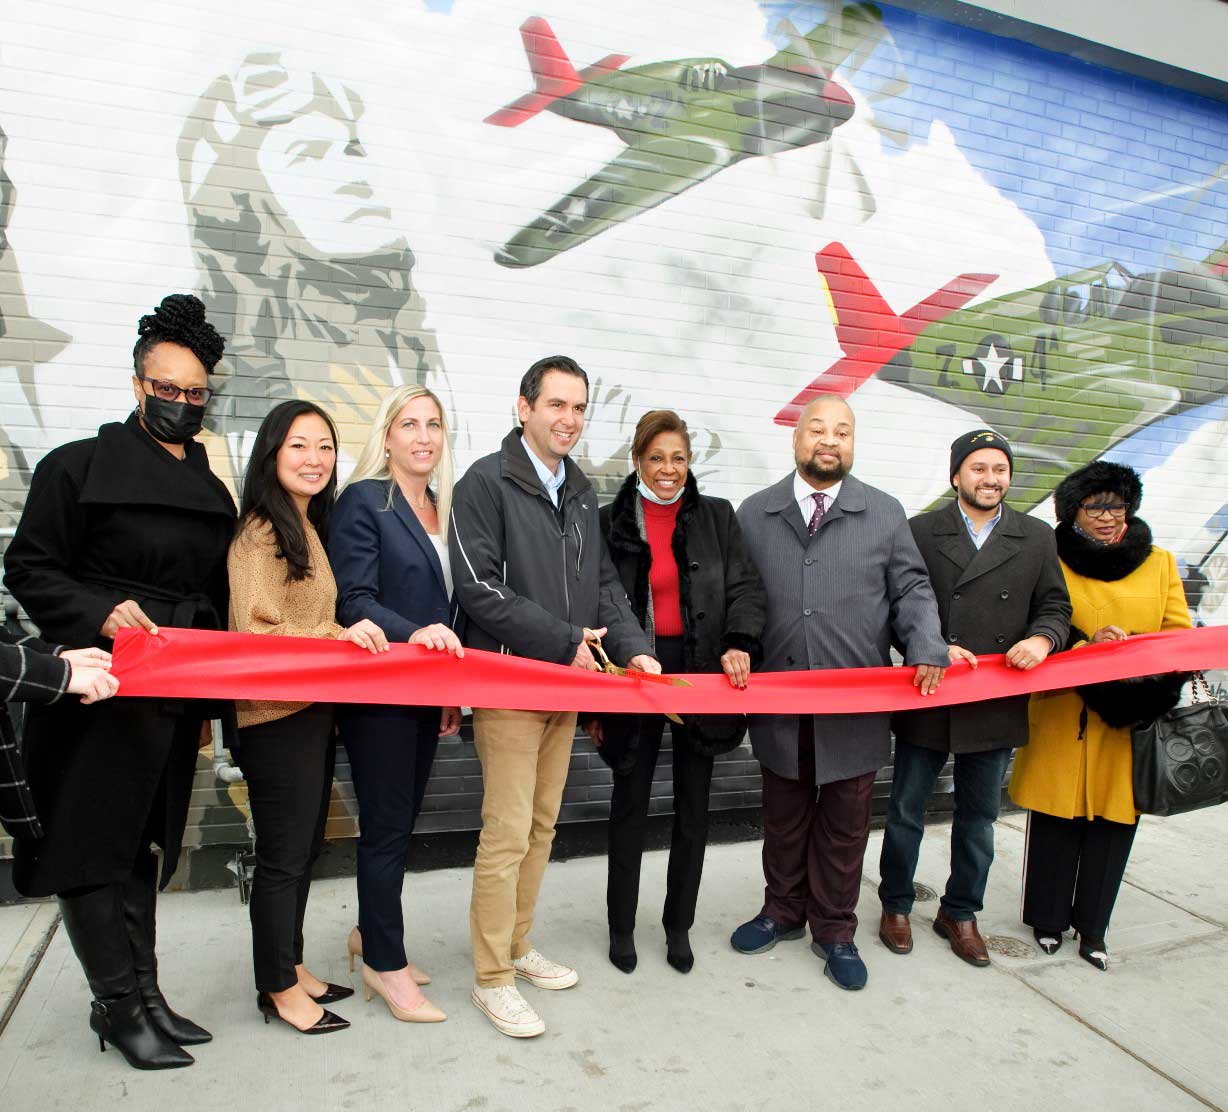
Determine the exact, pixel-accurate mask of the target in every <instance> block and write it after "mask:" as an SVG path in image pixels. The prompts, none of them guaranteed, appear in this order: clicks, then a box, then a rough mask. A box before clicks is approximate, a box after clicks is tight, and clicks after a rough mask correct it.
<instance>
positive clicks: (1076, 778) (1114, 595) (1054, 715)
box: [1010, 548, 1191, 823]
mask: <svg viewBox="0 0 1228 1112" xmlns="http://www.w3.org/2000/svg"><path fill="white" fill-rule="evenodd" d="M1062 572H1063V574H1064V575H1065V576H1066V588H1067V590H1069V592H1070V602H1071V606H1072V608H1073V613H1072V614H1071V618H1070V624H1071V625H1072V626H1075V627H1077V628H1078V629H1081V630H1083V631H1084V632H1085V633H1086V634H1087V635H1088V636H1089V637H1090V636H1091V635H1092V634H1093V633H1094V632H1095V631H1096V630H1098V629H1099V628H1100V627H1101V626H1106V625H1115V626H1118V627H1120V628H1121V629H1124V630H1125V631H1126V632H1127V633H1132V634H1133V633H1155V632H1157V631H1159V630H1162V629H1189V628H1190V625H1191V622H1190V611H1189V608H1188V607H1187V606H1186V603H1185V593H1184V591H1183V590H1182V587H1181V577H1180V575H1178V573H1177V561H1176V560H1175V559H1174V558H1173V554H1172V553H1171V552H1167V551H1165V550H1164V549H1162V548H1152V550H1151V554H1150V555H1149V556H1148V557H1147V558H1146V559H1145V560H1144V561H1143V562H1142V563H1141V564H1140V565H1139V566H1138V567H1137V568H1135V569H1134V571H1132V572H1131V573H1130V574H1129V575H1127V576H1126V577H1125V578H1124V579H1117V580H1113V581H1111V582H1107V581H1105V580H1102V579H1092V578H1090V577H1088V576H1085V575H1080V574H1078V573H1077V572H1075V571H1072V570H1071V568H1070V567H1069V566H1068V565H1067V564H1066V563H1065V562H1063V563H1062ZM1071 651H1073V652H1078V651H1079V648H1078V647H1076V648H1074V649H1073V650H1071ZM1082 710H1083V700H1082V699H1081V698H1080V697H1079V696H1078V695H1077V694H1076V693H1075V692H1073V691H1053V692H1046V693H1045V694H1041V695H1033V696H1032V700H1031V705H1030V707H1029V712H1028V720H1029V726H1030V738H1031V740H1030V741H1029V743H1028V745H1027V746H1026V747H1025V748H1023V749H1020V750H1019V751H1018V752H1017V753H1016V755H1015V768H1014V772H1013V773H1012V775H1011V782H1010V797H1011V799H1012V800H1014V801H1015V803H1017V804H1018V805H1019V806H1020V807H1026V808H1027V809H1028V810H1030V811H1043V812H1044V813H1045V814H1047V815H1054V816H1056V817H1057V818H1064V819H1071V818H1105V819H1109V820H1110V821H1111V822H1124V823H1132V822H1134V821H1135V820H1136V819H1137V818H1138V812H1137V811H1136V810H1135V809H1134V788H1133V771H1134V769H1133V756H1132V753H1131V749H1130V731H1129V729H1128V728H1123V729H1114V728H1113V727H1112V726H1109V725H1108V724H1107V723H1106V722H1105V721H1104V720H1103V719H1102V718H1101V717H1100V716H1099V715H1098V714H1096V713H1095V711H1092V710H1089V711H1088V712H1087V727H1086V730H1085V732H1084V736H1083V739H1082V740H1080V739H1079V715H1080V712H1081V711H1082Z"/></svg>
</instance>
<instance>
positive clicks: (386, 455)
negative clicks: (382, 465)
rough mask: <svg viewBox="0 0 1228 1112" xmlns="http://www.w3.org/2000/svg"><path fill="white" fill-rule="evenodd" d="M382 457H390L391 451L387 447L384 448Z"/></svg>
mask: <svg viewBox="0 0 1228 1112" xmlns="http://www.w3.org/2000/svg"><path fill="white" fill-rule="evenodd" d="M384 459H392V453H391V452H390V451H388V449H387V448H385V449H384Z"/></svg>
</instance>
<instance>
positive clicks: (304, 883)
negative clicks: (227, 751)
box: [238, 703, 337, 992]
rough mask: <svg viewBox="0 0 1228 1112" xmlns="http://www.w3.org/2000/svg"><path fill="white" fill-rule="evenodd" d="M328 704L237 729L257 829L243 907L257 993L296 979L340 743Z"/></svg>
mask: <svg viewBox="0 0 1228 1112" xmlns="http://www.w3.org/2000/svg"><path fill="white" fill-rule="evenodd" d="M333 709H334V708H333V705H332V704H331V703H312V704H311V706H309V707H307V708H305V709H304V710H300V711H297V712H296V713H294V714H291V715H288V716H287V717H285V718H278V719H275V720H274V721H272V722H262V723H260V724H259V725H257V726H245V727H243V729H241V730H240V731H239V753H238V760H239V766H240V767H241V768H242V769H243V775H244V777H245V778H246V780H247V798H248V802H249V804H250V805H251V809H252V825H253V826H254V827H255V830H256V870H255V875H254V876H253V878H252V893H251V900H250V901H249V903H248V910H249V911H250V912H251V920H252V964H253V966H254V968H255V973H256V988H257V990H258V991H260V992H282V991H284V990H285V989H288V988H292V987H293V986H294V985H295V984H297V983H298V974H297V973H296V972H295V969H294V967H295V966H296V965H301V964H302V962H303V917H304V915H305V914H306V912H307V893H308V891H309V890H310V888H311V866H312V864H313V863H314V862H315V859H316V858H317V857H318V856H319V855H320V848H321V846H323V844H324V822H325V820H326V819H327V818H328V797H329V791H330V789H331V787H332V783H333V765H334V763H335V761H336V756H337V746H336V741H335V739H334V737H333Z"/></svg>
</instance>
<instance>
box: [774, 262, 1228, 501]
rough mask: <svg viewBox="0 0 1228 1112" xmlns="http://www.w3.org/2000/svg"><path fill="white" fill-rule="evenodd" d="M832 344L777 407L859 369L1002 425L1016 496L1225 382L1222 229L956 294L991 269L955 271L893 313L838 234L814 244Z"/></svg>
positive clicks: (837, 389) (834, 385)
mask: <svg viewBox="0 0 1228 1112" xmlns="http://www.w3.org/2000/svg"><path fill="white" fill-rule="evenodd" d="M815 261H816V263H817V264H818V269H819V275H820V279H821V281H822V282H823V286H824V291H825V293H826V295H827V304H828V308H829V310H830V311H831V314H832V319H833V321H834V322H835V326H836V341H837V342H838V343H839V345H840V347H841V350H842V351H843V352H844V357H843V358H842V359H840V360H838V361H837V362H836V363H834V364H832V366H831V367H829V368H828V369H827V370H826V371H824V372H823V374H821V375H820V376H819V377H818V378H816V379H815V380H814V381H813V382H812V383H811V384H810V385H809V386H807V387H806V388H805V389H804V390H802V391H801V392H800V393H799V394H798V395H797V396H796V397H795V398H794V399H793V401H792V402H790V403H789V404H788V405H787V406H785V407H784V408H783V409H782V410H781V411H780V412H779V413H778V414H777V416H776V422H777V424H781V425H788V426H792V425H795V424H796V423H797V418H798V415H799V414H800V413H801V411H802V409H803V407H804V406H805V405H806V404H807V403H808V402H809V401H811V400H812V399H813V398H816V397H819V396H820V395H822V394H837V395H839V396H840V397H847V396H848V395H850V394H852V393H853V392H854V391H855V390H857V388H858V387H859V386H861V385H862V383H864V382H865V381H866V380H867V379H869V378H871V377H874V376H877V377H878V378H879V379H882V380H883V381H886V382H891V383H894V384H895V385H897V386H902V387H904V389H906V390H914V391H916V392H917V393H919V394H924V395H925V396H926V397H930V398H936V399H938V400H939V401H943V402H947V403H949V404H951V405H954V406H958V407H959V408H961V409H963V410H965V411H967V412H968V413H971V414H973V415H975V417H976V419H977V420H979V421H982V422H984V423H985V424H987V425H992V426H993V427H994V428H996V429H998V430H999V431H1000V432H1002V433H1003V434H1004V435H1005V436H1007V437H1009V438H1010V440H1011V443H1012V446H1013V447H1014V451H1015V456H1016V459H1017V460H1018V461H1019V462H1020V467H1019V468H1018V473H1017V475H1016V477H1015V479H1014V481H1013V483H1012V486H1011V490H1012V493H1013V494H1017V495H1018V500H1017V504H1019V505H1021V506H1025V507H1026V506H1034V505H1036V504H1037V503H1039V502H1041V501H1043V500H1044V499H1045V498H1046V497H1047V496H1048V495H1049V493H1050V492H1051V491H1052V490H1053V488H1054V486H1056V485H1057V483H1058V481H1059V480H1060V479H1061V478H1062V477H1063V476H1064V475H1066V474H1068V473H1069V472H1070V471H1072V470H1074V469H1075V468H1077V467H1081V466H1083V465H1084V464H1086V463H1089V462H1090V461H1092V460H1093V459H1096V458H1098V457H1099V456H1101V455H1103V454H1104V453H1105V452H1107V451H1108V450H1109V449H1110V448H1112V447H1113V445H1115V444H1117V443H1119V442H1121V441H1122V440H1125V439H1126V438H1127V437H1129V436H1131V435H1132V434H1134V433H1136V432H1138V431H1139V430H1140V429H1143V428H1145V427H1146V426H1148V425H1151V424H1153V423H1154V422H1156V421H1159V420H1160V419H1161V418H1164V417H1169V416H1172V415H1174V414H1178V413H1184V412H1186V411H1188V410H1191V409H1194V408H1196V407H1197V406H1201V405H1206V404H1208V403H1210V402H1213V401H1215V400H1217V399H1218V398H1221V397H1223V395H1224V393H1225V391H1228V243H1225V244H1224V245H1222V246H1221V247H1219V248H1217V249H1216V250H1215V251H1213V252H1212V253H1211V254H1210V255H1209V256H1208V257H1207V258H1206V259H1204V260H1203V261H1202V262H1201V263H1198V262H1189V263H1185V264H1183V265H1181V266H1180V267H1177V268H1174V269H1171V270H1164V271H1158V272H1155V273H1151V274H1139V275H1135V274H1131V273H1130V272H1129V271H1128V270H1126V269H1125V268H1124V267H1122V266H1121V265H1119V264H1117V263H1113V262H1106V263H1103V264H1101V265H1099V266H1095V267H1091V268H1089V269H1087V270H1081V271H1077V272H1075V273H1072V274H1068V275H1065V276H1063V277H1060V278H1055V279H1053V280H1052V281H1050V282H1045V283H1043V284H1042V285H1039V286H1034V287H1032V288H1031V289H1025V290H1017V291H1014V292H1012V293H1008V294H1004V295H1003V296H1001V297H997V298H993V299H992V300H989V301H983V302H980V303H979V304H977V305H975V306H973V307H972V308H965V306H966V305H967V304H968V302H969V301H971V300H972V299H973V298H974V297H976V296H977V295H978V294H980V293H981V292H982V291H983V290H985V289H986V288H987V287H988V286H989V285H991V284H992V283H993V282H994V281H996V279H997V277H998V276H997V275H996V274H961V275H959V276H958V277H956V278H955V279H953V280H952V281H951V282H948V283H947V284H946V285H945V286H943V287H942V288H941V289H939V290H937V291H936V292H935V293H933V294H931V295H930V296H929V297H927V298H926V299H925V300H924V301H922V302H920V303H919V304H917V305H915V306H913V307H912V308H911V309H909V310H907V311H906V312H904V313H902V314H899V315H897V314H896V313H895V312H894V311H893V310H892V308H891V306H890V305H888V304H887V302H886V301H885V300H884V299H883V297H882V295H881V294H880V293H879V292H878V290H877V289H876V288H875V286H874V283H873V282H871V281H870V279H869V278H868V277H867V276H866V274H865V272H864V271H863V270H862V269H861V267H860V266H858V265H857V263H856V261H855V260H854V259H853V257H852V256H851V255H850V254H849V252H848V251H847V250H846V249H845V248H844V246H843V245H842V244H839V243H832V244H829V245H828V246H827V247H825V248H823V250H822V251H820V252H819V253H818V254H817V255H816V256H815Z"/></svg>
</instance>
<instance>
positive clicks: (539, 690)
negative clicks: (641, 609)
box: [113, 626, 1228, 714]
mask: <svg viewBox="0 0 1228 1112" xmlns="http://www.w3.org/2000/svg"><path fill="white" fill-rule="evenodd" d="M979 661H980V667H979V668H977V669H976V670H975V671H973V670H972V668H971V667H970V666H969V665H967V664H965V663H963V662H961V663H959V664H956V665H954V666H953V667H952V668H950V669H949V670H948V671H947V674H946V678H945V679H944V680H943V682H942V686H941V687H940V688H939V689H938V691H937V692H935V693H934V694H933V695H928V696H922V695H921V694H920V692H919V691H918V690H917V688H915V687H914V686H913V683H912V676H913V670H912V669H911V668H833V669H824V670H819V671H806V672H760V673H756V674H754V675H752V676H751V679H750V685H749V686H748V687H747V688H746V689H744V690H739V689H738V688H735V687H733V686H732V685H731V684H730V683H729V681H728V680H727V679H725V677H724V676H722V675H711V674H703V675H700V674H691V675H687V676H685V677H684V678H685V679H686V680H687V682H688V683H689V684H690V685H691V686H689V687H675V686H673V685H672V684H669V683H663V682H661V681H660V680H659V679H657V678H656V677H650V678H648V679H635V678H632V677H622V676H607V675H604V674H602V673H599V672H582V671H580V670H579V669H577V668H568V667H565V666H563V665H559V664H544V663H542V662H541V661H539V660H527V659H525V658H524V657H518V656H503V655H500V654H499V653H488V652H481V651H479V650H477V649H466V650H465V656H464V659H463V660H458V659H456V658H455V657H453V656H448V655H446V654H444V653H442V652H434V651H432V650H430V649H424V648H421V647H419V646H417V645H405V644H395V645H392V646H391V648H390V649H389V651H388V652H386V653H379V654H378V655H373V654H371V653H369V652H366V651H365V650H363V649H359V648H358V647H357V646H356V645H353V644H350V643H349V642H348V641H331V640H320V639H315V638H307V637H267V636H261V635H259V634H251V633H217V632H212V631H208V630H196V629H170V628H167V627H162V628H161V629H159V631H158V635H157V636H156V637H152V636H150V635H149V634H147V633H145V632H144V631H140V630H132V629H122V630H120V631H119V635H118V636H117V637H116V639H115V650H114V663H113V671H114V674H115V676H116V677H117V678H118V679H119V682H120V688H119V694H120V695H121V696H124V695H126V696H132V697H150V698H167V699H249V700H257V701H263V700H273V701H279V702H304V703H305V702H328V703H386V704H399V705H403V706H466V707H475V706H476V707H500V708H503V709H505V710H542V711H570V710H576V711H594V712H605V713H610V712H620V711H621V712H637V713H649V714H651V713H661V712H664V711H671V712H673V713H675V714H739V713H745V714H857V713H866V712H873V711H878V712H882V711H899V710H917V709H919V708H922V707H940V706H950V705H953V704H956V703H972V702H978V701H980V700H983V699H998V698H1001V697H1003V696H1005V695H1026V694H1030V693H1032V692H1036V691H1055V690H1060V689H1062V688H1070V687H1075V686H1078V685H1080V684H1085V683H1100V682H1102V681H1105V680H1120V679H1126V678H1128V677H1131V676H1146V675H1152V674H1153V673H1157V672H1192V671H1196V670H1206V669H1211V668H1225V667H1228V626H1208V627H1204V628H1201V629H1178V630H1169V631H1168V632H1165V633H1146V634H1139V635H1137V636H1134V637H1130V638H1129V639H1128V640H1126V641H1117V642H1106V643H1104V644H1100V645H1086V646H1084V647H1082V648H1079V649H1075V650H1073V651H1071V652H1065V653H1057V654H1055V655H1054V656H1052V657H1050V658H1049V659H1048V660H1047V661H1045V663H1043V664H1041V665H1040V666H1039V667H1037V668H1033V669H1032V670H1031V671H1029V672H1020V671H1018V670H1017V669H1015V668H1009V667H1007V665H1006V664H1005V662H1004V658H1003V657H1002V656H983V657H980V658H979Z"/></svg>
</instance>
